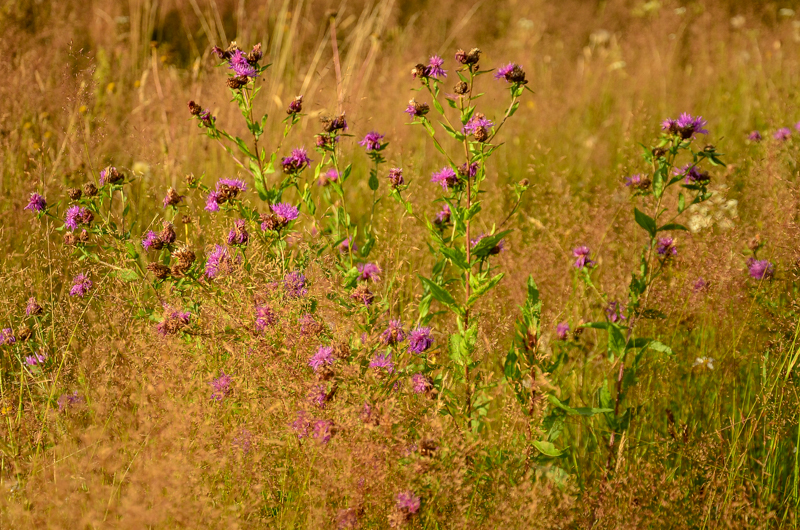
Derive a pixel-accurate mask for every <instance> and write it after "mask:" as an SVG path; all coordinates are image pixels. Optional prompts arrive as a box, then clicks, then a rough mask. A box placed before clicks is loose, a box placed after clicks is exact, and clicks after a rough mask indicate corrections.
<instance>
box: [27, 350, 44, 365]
mask: <svg viewBox="0 0 800 530" xmlns="http://www.w3.org/2000/svg"><path fill="white" fill-rule="evenodd" d="M46 360H47V355H45V354H43V353H34V354H33V355H29V356H27V357H25V364H27V365H28V366H36V365H39V364H44V362H45V361H46Z"/></svg>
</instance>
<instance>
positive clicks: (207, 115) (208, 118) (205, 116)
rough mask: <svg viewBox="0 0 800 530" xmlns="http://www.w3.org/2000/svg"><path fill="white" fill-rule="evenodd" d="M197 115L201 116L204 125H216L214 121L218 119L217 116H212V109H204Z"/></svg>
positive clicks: (210, 126) (208, 126)
mask: <svg viewBox="0 0 800 530" xmlns="http://www.w3.org/2000/svg"><path fill="white" fill-rule="evenodd" d="M197 117H198V118H200V123H202V124H203V126H204V127H207V128H209V129H211V128H212V127H214V123H215V122H216V121H217V117H216V116H212V115H211V111H210V110H208V109H204V110H203V111H202V112H200V113H199V114H198V115H197Z"/></svg>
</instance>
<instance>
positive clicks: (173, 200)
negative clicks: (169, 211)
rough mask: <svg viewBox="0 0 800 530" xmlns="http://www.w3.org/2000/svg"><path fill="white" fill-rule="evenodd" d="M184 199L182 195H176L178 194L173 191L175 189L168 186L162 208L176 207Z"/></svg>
mask: <svg viewBox="0 0 800 530" xmlns="http://www.w3.org/2000/svg"><path fill="white" fill-rule="evenodd" d="M184 198H185V196H184V195H178V192H177V191H175V188H173V187H172V186H170V187H169V189H167V194H166V196H164V208H166V207H167V206H177V205H178V203H180V202H181V201H183V199H184Z"/></svg>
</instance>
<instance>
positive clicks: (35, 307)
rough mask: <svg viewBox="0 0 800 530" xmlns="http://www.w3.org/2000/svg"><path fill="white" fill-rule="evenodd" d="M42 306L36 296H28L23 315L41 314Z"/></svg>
mask: <svg viewBox="0 0 800 530" xmlns="http://www.w3.org/2000/svg"><path fill="white" fill-rule="evenodd" d="M42 311H43V309H42V306H40V305H39V303H38V302H37V301H36V298H34V297H33V296H31V297H30V298H28V305H26V306H25V315H27V316H29V317H32V316H37V315H41V314H42Z"/></svg>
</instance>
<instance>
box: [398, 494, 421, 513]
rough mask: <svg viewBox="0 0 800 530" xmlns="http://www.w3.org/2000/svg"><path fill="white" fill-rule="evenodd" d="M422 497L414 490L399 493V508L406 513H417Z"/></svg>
mask: <svg viewBox="0 0 800 530" xmlns="http://www.w3.org/2000/svg"><path fill="white" fill-rule="evenodd" d="M419 507H420V499H419V497H417V496H416V495H414V492H413V491H411V490H409V491H404V492H401V493H398V494H397V509H398V510H400V511H401V512H403V513H405V514H415V513H417V512H418V511H419Z"/></svg>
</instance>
